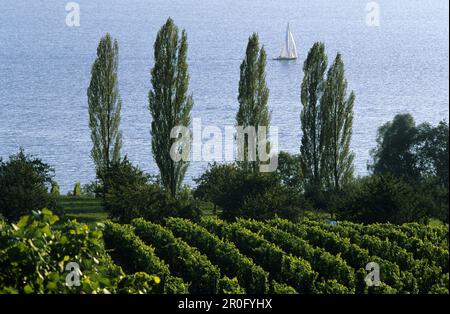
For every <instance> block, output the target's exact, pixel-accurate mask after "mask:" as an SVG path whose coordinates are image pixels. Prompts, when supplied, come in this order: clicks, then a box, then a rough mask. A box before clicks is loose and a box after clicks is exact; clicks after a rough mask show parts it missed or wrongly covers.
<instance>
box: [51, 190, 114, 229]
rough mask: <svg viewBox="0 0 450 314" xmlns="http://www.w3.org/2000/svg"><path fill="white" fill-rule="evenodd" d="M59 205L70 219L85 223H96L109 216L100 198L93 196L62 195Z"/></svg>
mask: <svg viewBox="0 0 450 314" xmlns="http://www.w3.org/2000/svg"><path fill="white" fill-rule="evenodd" d="M58 206H59V207H60V208H61V210H62V211H63V212H64V213H65V214H66V217H68V218H69V219H76V220H78V221H80V222H85V223H96V222H100V221H103V220H105V219H106V218H107V217H108V213H106V212H105V211H104V210H103V208H102V205H101V202H100V200H98V199H95V198H93V197H86V196H81V197H74V196H61V197H60V198H59V199H58Z"/></svg>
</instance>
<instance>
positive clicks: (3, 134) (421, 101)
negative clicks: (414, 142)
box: [0, 0, 449, 192]
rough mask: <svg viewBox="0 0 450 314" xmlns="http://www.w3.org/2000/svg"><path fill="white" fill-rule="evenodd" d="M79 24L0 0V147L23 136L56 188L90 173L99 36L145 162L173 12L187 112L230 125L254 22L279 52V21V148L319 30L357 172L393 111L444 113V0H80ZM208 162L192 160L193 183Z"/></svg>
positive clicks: (274, 95)
mask: <svg viewBox="0 0 450 314" xmlns="http://www.w3.org/2000/svg"><path fill="white" fill-rule="evenodd" d="M77 2H78V3H79V5H80V26H79V27H68V26H67V25H66V23H65V19H66V14H67V12H66V11H65V5H66V1H61V0H45V1H37V0H34V1H24V0H1V3H0V156H2V157H3V158H6V157H7V156H8V155H10V154H13V153H15V152H17V151H18V149H19V147H24V148H25V149H26V151H27V152H29V153H33V154H36V155H38V156H39V157H41V158H42V159H43V160H44V161H46V162H47V163H49V164H51V165H52V166H54V168H55V170H56V180H57V181H58V183H59V184H60V186H61V188H62V190H63V191H64V192H66V191H68V190H69V189H70V188H71V187H72V186H73V184H74V182H75V181H81V182H82V184H84V183H87V182H88V181H90V180H92V179H93V178H94V170H93V169H94V166H93V163H92V161H91V159H90V149H91V142H90V133H89V128H88V112H87V99H86V89H87V86H88V85H89V79H90V67H91V64H92V62H93V61H94V59H95V53H96V47H97V44H98V41H99V39H100V37H101V36H102V35H104V34H105V33H106V32H110V33H111V34H112V36H113V37H115V38H117V39H118V41H119V46H120V60H119V62H120V63H119V81H120V94H121V96H122V99H123V107H122V124H121V128H122V130H123V142H124V145H123V149H122V153H123V154H127V155H128V157H129V159H130V160H132V161H133V162H135V163H137V164H138V165H140V166H141V167H142V168H143V169H145V170H147V171H149V172H150V173H156V172H157V169H156V167H155V163H154V161H153V159H152V155H151V147H150V133H149V130H150V114H149V112H148V109H147V106H148V101H147V97H148V91H149V88H150V68H151V66H152V64H153V42H154V40H155V36H156V33H157V31H158V29H159V28H160V26H161V25H162V24H163V23H164V22H165V20H166V18H167V17H168V16H171V17H172V18H174V20H175V23H176V24H177V25H178V26H179V27H180V28H185V29H186V30H187V32H188V40H189V52H188V55H189V60H188V61H189V67H190V77H191V80H190V91H191V92H192V93H193V95H194V101H195V104H194V108H193V111H192V117H193V118H201V119H202V123H203V124H204V125H207V124H210V125H217V126H223V125H225V124H230V125H232V124H234V119H235V114H236V110H237V106H238V105H237V100H236V97H237V90H238V80H239V65H240V62H241V60H242V58H243V55H244V52H245V48H246V44H247V38H248V36H249V35H250V34H251V33H252V32H254V31H256V32H258V33H259V35H260V41H261V42H262V43H263V44H264V46H265V48H266V50H267V53H268V56H269V58H272V57H276V56H277V54H278V53H279V51H280V48H281V45H282V42H283V40H284V32H285V28H286V23H287V22H288V21H290V22H291V30H292V32H293V33H294V37H295V40H296V43H297V50H298V53H299V59H298V61H294V62H279V61H273V60H269V61H268V64H267V81H268V86H269V88H270V98H269V104H270V109H271V110H272V125H276V126H278V128H279V146H280V149H283V150H286V151H289V152H292V153H298V151H299V146H300V138H301V132H300V121H299V114H300V110H301V105H300V100H299V97H300V82H301V79H302V64H303V60H304V59H305V57H306V54H307V52H308V50H309V48H310V47H311V46H312V44H313V43H314V42H315V41H323V42H324V43H325V45H326V49H327V53H328V56H329V60H330V62H331V61H332V59H333V58H334V56H335V54H336V52H337V51H339V52H341V53H342V55H343V59H344V62H345V66H346V76H347V79H348V87H349V89H350V90H354V92H355V94H356V103H355V108H354V112H355V116H354V126H353V132H354V134H353V138H352V149H353V150H354V152H355V154H356V160H355V166H356V169H357V174H360V175H363V174H365V173H366V164H367V161H368V160H369V157H370V156H369V150H370V149H371V148H373V147H374V146H375V136H376V131H377V128H378V127H379V126H380V125H381V124H383V123H384V122H386V121H388V120H390V119H392V118H393V116H394V115H395V114H396V113H400V112H410V113H412V114H413V115H414V117H415V119H416V121H417V122H423V121H429V122H432V123H437V122H438V121H439V120H441V119H446V120H447V121H448V114H449V109H448V100H449V87H448V86H449V85H448V84H449V71H448V69H449V44H448V40H449V28H448V25H449V21H448V16H449V5H448V2H447V0H442V1H440V0H434V1H421V0H395V1H392V0H386V1H377V3H378V4H379V8H380V11H379V12H380V25H379V26H378V27H370V26H368V25H367V24H366V14H367V12H366V11H365V9H366V4H367V3H368V1H362V0H345V1H344V0H341V1H337V0H336V1H330V0H314V1H298V0H297V1H294V0H291V1H287V0H277V1H269V0H227V1H223V0H221V1H218V0H203V1H200V0H180V1H168V0H158V1H153V0H152V1H144V0H140V1H138V0H127V1H120V0H114V1H92V0H89V1H88V0H78V1H77ZM204 168H205V163H199V162H196V163H192V164H191V166H190V168H189V170H188V174H187V178H186V182H188V183H189V182H192V181H191V179H192V177H196V176H197V175H198V174H199V173H200V172H201V171H202V169H204Z"/></svg>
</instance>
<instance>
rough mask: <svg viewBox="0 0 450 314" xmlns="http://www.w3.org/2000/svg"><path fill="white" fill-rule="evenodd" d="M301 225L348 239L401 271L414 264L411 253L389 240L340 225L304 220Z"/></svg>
mask: <svg viewBox="0 0 450 314" xmlns="http://www.w3.org/2000/svg"><path fill="white" fill-rule="evenodd" d="M302 224H303V225H305V226H307V227H314V226H317V227H319V228H322V229H326V230H328V231H330V232H334V233H336V234H337V235H339V236H341V237H345V238H349V239H350V242H351V243H355V244H356V245H358V246H360V247H361V248H364V249H367V250H368V251H369V254H371V255H375V256H379V257H381V258H383V259H385V260H388V261H391V262H394V263H396V264H398V265H399V267H400V269H402V270H407V269H411V268H412V266H413V264H414V258H413V255H412V253H410V252H408V251H406V250H405V249H404V248H402V247H400V246H399V245H398V244H397V243H395V242H391V241H389V239H384V240H382V239H380V238H378V237H375V236H371V235H367V234H363V233H361V232H350V231H348V230H350V229H351V228H349V227H344V226H342V225H341V224H340V223H338V224H337V225H335V226H330V225H329V224H326V223H320V222H316V221H311V220H305V221H303V223H302Z"/></svg>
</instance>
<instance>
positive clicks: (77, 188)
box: [72, 182, 81, 197]
mask: <svg viewBox="0 0 450 314" xmlns="http://www.w3.org/2000/svg"><path fill="white" fill-rule="evenodd" d="M72 196H75V197H79V196H81V184H80V182H75V185H74V187H73V192H72Z"/></svg>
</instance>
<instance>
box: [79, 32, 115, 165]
mask: <svg viewBox="0 0 450 314" xmlns="http://www.w3.org/2000/svg"><path fill="white" fill-rule="evenodd" d="M118 58H119V45H118V43H117V40H114V41H113V39H112V38H111V36H110V35H109V34H106V36H104V37H103V38H101V39H100V42H99V44H98V47H97V58H96V60H95V62H94V64H93V65H92V69H91V82H90V84H89V88H88V90H87V97H88V105H89V127H90V129H91V140H92V143H93V147H92V151H91V157H92V159H93V160H94V163H95V166H96V170H97V172H99V171H104V170H107V169H109V167H110V165H111V164H112V163H113V162H115V161H118V160H119V158H120V148H121V146H122V133H121V131H120V130H119V125H120V110H121V107H122V102H121V99H120V95H119V88H118V79H117V69H118Z"/></svg>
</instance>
